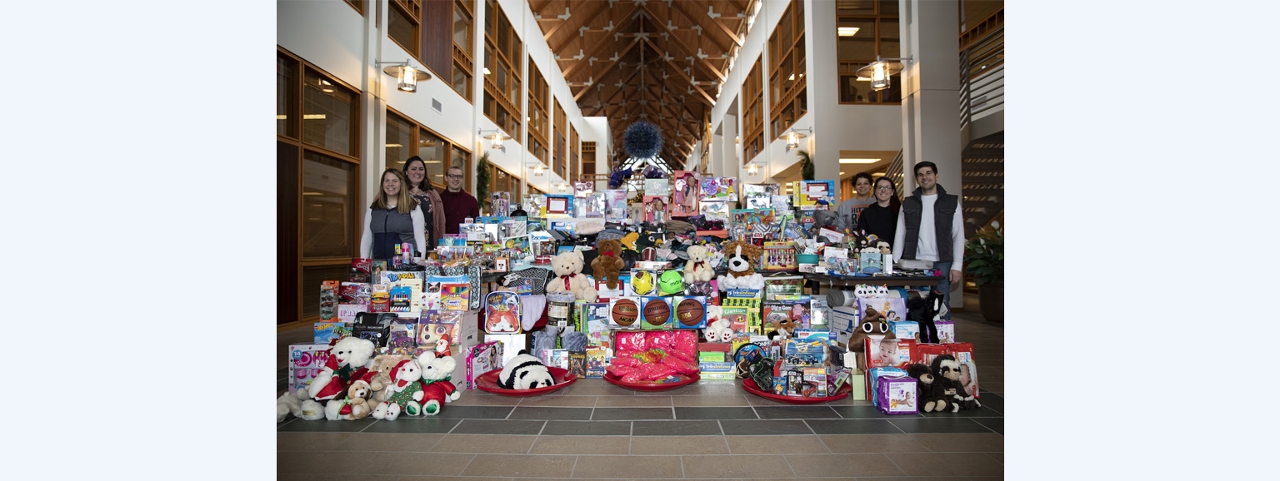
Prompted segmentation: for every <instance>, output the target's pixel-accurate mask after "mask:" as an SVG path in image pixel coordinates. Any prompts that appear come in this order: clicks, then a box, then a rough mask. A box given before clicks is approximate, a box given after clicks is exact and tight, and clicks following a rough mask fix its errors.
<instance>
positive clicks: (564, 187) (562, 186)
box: [556, 182, 569, 192]
mask: <svg viewBox="0 0 1280 481" xmlns="http://www.w3.org/2000/svg"><path fill="white" fill-rule="evenodd" d="M556 190H558V191H560V192H568V191H569V184H566V183H564V182H561V183H560V185H557V186H556Z"/></svg>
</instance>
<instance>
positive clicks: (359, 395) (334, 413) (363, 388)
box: [324, 381, 373, 421]
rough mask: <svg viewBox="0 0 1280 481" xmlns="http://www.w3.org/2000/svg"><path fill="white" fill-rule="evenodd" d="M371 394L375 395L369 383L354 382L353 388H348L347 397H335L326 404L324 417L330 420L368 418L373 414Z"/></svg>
mask: <svg viewBox="0 0 1280 481" xmlns="http://www.w3.org/2000/svg"><path fill="white" fill-rule="evenodd" d="M371 395H373V388H371V387H370V386H369V383H367V382H364V381H356V382H353V383H351V389H348V390H347V397H346V398H345V399H334V400H332V401H329V404H326V405H325V406H324V418H325V419H328V420H330V421H337V420H347V421H355V420H357V419H364V418H367V417H369V415H371V414H373V408H372V407H370V406H369V396H371Z"/></svg>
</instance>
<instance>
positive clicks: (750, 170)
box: [747, 162, 760, 175]
mask: <svg viewBox="0 0 1280 481" xmlns="http://www.w3.org/2000/svg"><path fill="white" fill-rule="evenodd" d="M759 173H760V169H759V168H758V167H756V163H755V162H752V163H749V164H747V175H756V174H759Z"/></svg>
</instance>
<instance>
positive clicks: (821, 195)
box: [791, 180, 836, 210]
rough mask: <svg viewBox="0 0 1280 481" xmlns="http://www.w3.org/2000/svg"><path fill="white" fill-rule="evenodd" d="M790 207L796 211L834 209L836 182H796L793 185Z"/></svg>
mask: <svg viewBox="0 0 1280 481" xmlns="http://www.w3.org/2000/svg"><path fill="white" fill-rule="evenodd" d="M793 195H794V197H793V198H792V199H791V205H793V206H795V208H797V209H801V210H809V209H834V208H835V207H836V206H835V205H834V204H835V199H836V197H835V196H836V182H835V181H834V180H798V181H796V183H795V191H794V194H793Z"/></svg>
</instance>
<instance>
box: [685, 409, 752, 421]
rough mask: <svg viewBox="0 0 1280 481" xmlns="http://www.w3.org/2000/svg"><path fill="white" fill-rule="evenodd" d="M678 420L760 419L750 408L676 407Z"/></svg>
mask: <svg viewBox="0 0 1280 481" xmlns="http://www.w3.org/2000/svg"><path fill="white" fill-rule="evenodd" d="M675 409H676V419H760V418H759V417H758V416H756V412H755V411H754V410H752V409H751V408H749V407H714V408H712V407H676V408H675Z"/></svg>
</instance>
